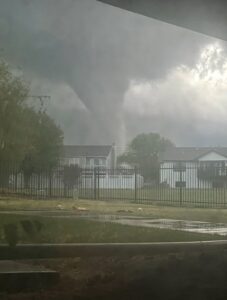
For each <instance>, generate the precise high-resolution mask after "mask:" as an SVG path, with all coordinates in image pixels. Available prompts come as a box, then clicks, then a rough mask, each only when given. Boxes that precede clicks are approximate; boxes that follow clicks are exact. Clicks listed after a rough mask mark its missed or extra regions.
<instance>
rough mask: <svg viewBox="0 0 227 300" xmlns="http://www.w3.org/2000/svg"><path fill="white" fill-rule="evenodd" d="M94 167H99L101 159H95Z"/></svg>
mask: <svg viewBox="0 0 227 300" xmlns="http://www.w3.org/2000/svg"><path fill="white" fill-rule="evenodd" d="M94 165H95V166H99V159H98V158H95V159H94Z"/></svg>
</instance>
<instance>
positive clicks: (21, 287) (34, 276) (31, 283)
mask: <svg viewBox="0 0 227 300" xmlns="http://www.w3.org/2000/svg"><path fill="white" fill-rule="evenodd" d="M58 279H59V274H58V272H56V271H53V270H49V269H46V268H44V267H42V266H33V265H27V264H23V263H18V262H15V261H9V260H7V261H0V291H1V292H3V291H9V292H19V291H25V290H33V291H34V290H36V289H43V288H48V287H50V286H52V285H54V284H56V283H57V282H58Z"/></svg>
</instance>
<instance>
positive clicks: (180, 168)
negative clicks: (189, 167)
mask: <svg viewBox="0 0 227 300" xmlns="http://www.w3.org/2000/svg"><path fill="white" fill-rule="evenodd" d="M173 171H174V172H185V171H186V163H185V162H181V161H177V162H175V163H174V164H173Z"/></svg>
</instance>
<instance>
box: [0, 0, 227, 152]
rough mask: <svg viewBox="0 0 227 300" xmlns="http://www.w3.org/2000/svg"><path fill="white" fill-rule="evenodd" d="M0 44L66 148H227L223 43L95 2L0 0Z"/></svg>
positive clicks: (226, 70) (226, 60)
mask: <svg viewBox="0 0 227 300" xmlns="http://www.w3.org/2000/svg"><path fill="white" fill-rule="evenodd" d="M0 49H1V53H0V54H1V56H2V57H3V58H5V59H7V61H8V62H9V63H10V64H11V65H12V66H13V67H14V68H17V69H19V70H20V71H21V72H23V74H24V76H25V78H26V79H27V80H29V82H30V85H31V93H32V94H45V95H50V96H51V100H50V101H49V102H47V104H46V105H47V107H48V112H49V113H50V114H51V116H52V117H53V118H54V119H55V120H56V122H57V123H58V124H60V126H61V127H62V129H63V130H64V133H65V143H67V144H109V143H112V142H115V143H116V144H118V145H123V144H126V143H127V142H128V141H129V140H130V139H131V138H132V137H134V136H135V135H137V134H138V133H141V132H159V133H160V134H161V135H164V136H165V137H168V138H170V139H171V140H172V141H173V142H175V143H176V144H177V145H184V146H195V145H196V146H199V145H200V146H201V145H204V146H211V145H214V146H217V145H225V146H226V145H227V134H226V131H227V55H226V43H225V42H222V41H218V40H216V39H214V38H211V37H207V36H204V35H201V34H198V33H195V32H192V31H189V30H185V29H182V28H178V27H176V26H172V25H169V24H165V23H162V22H159V21H156V20H152V19H149V18H146V17H143V16H139V15H136V14H133V13H130V12H127V11H123V10H120V9H118V8H113V7H111V6H108V5H105V4H103V3H99V2H96V1H95V0H39V1H35V0H34V1H33V0H11V1H5V0H0Z"/></svg>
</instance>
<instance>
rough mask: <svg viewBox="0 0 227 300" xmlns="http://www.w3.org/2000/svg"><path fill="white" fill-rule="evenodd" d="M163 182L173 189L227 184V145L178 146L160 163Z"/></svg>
mask: <svg viewBox="0 0 227 300" xmlns="http://www.w3.org/2000/svg"><path fill="white" fill-rule="evenodd" d="M160 183H161V184H163V185H164V184H165V185H166V186H168V187H171V188H177V187H185V188H212V187H224V186H227V147H174V148H169V149H167V150H166V151H165V152H164V153H163V155H162V157H161V164H160Z"/></svg>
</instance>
